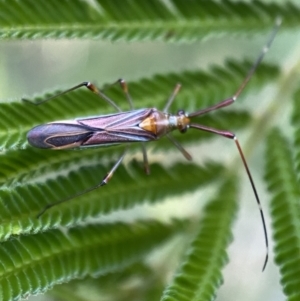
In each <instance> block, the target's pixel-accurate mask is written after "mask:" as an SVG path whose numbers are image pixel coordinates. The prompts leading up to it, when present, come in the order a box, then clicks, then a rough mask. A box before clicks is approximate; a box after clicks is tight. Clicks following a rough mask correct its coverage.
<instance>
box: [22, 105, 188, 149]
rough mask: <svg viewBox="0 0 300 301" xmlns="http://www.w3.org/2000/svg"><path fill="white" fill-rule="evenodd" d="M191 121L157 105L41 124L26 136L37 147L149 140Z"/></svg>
mask: <svg viewBox="0 0 300 301" xmlns="http://www.w3.org/2000/svg"><path fill="white" fill-rule="evenodd" d="M188 123H189V119H188V118H187V117H186V116H185V115H183V114H181V115H178V116H175V115H171V114H166V113H163V112H161V111H158V110H157V109H155V108H151V109H140V110H134V111H129V112H120V113H116V114H109V115H103V116H96V117H89V118H80V119H75V120H61V121H55V122H50V123H47V124H43V125H38V126H36V127H34V128H33V129H32V130H30V131H29V132H28V134H27V139H28V142H29V143H30V144H31V145H32V146H34V147H38V148H51V149H68V148H75V147H80V148H83V147H90V146H101V145H111V144H120V143H126V142H147V141H153V140H157V139H159V138H160V137H162V136H164V135H166V134H167V133H169V132H170V131H173V130H175V129H178V128H186V127H187V125H188Z"/></svg>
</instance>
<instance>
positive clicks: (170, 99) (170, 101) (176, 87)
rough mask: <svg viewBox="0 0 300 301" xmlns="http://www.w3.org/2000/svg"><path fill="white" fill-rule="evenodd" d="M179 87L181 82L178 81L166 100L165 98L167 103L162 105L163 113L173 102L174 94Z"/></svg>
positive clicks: (177, 91)
mask: <svg viewBox="0 0 300 301" xmlns="http://www.w3.org/2000/svg"><path fill="white" fill-rule="evenodd" d="M180 88H181V84H179V83H178V84H176V86H175V88H174V90H173V92H172V94H171V95H170V97H169V98H168V100H167V103H166V105H165V107H164V109H163V112H165V113H166V112H168V110H169V108H170V106H171V104H172V103H173V101H174V99H175V97H176V95H177V94H178V93H179V91H180Z"/></svg>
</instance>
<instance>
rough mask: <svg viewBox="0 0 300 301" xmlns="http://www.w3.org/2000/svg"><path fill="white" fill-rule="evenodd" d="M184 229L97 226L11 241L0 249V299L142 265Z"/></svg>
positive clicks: (176, 224)
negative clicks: (151, 254) (139, 262)
mask: <svg viewBox="0 0 300 301" xmlns="http://www.w3.org/2000/svg"><path fill="white" fill-rule="evenodd" d="M183 224H184V223H183V222H176V221H174V222H173V223H171V224H169V225H168V224H162V223H158V222H151V221H150V222H136V223H134V224H124V223H114V224H111V225H110V224H107V225H105V224H103V225H101V224H100V225H89V226H85V227H77V228H74V229H70V230H69V231H68V232H67V233H63V232H62V231H60V230H52V231H47V232H44V233H39V234H34V235H30V236H22V237H20V238H18V239H17V238H14V239H11V240H9V241H7V242H5V243H2V244H1V246H0V257H1V268H0V292H1V293H0V299H1V300H6V301H10V300H16V299H20V297H21V298H24V297H26V296H28V295H29V294H38V293H41V292H43V291H46V290H48V289H49V288H52V287H53V285H55V284H58V283H63V282H67V281H70V280H71V279H78V278H83V277H85V276H88V275H89V276H93V277H96V276H99V275H101V274H106V273H108V272H113V271H118V270H120V269H122V268H124V267H127V266H129V265H130V264H132V263H134V262H137V261H139V260H141V258H143V257H144V256H145V255H146V254H147V253H149V251H150V250H151V249H153V248H156V247H157V246H159V244H161V243H163V242H165V241H166V240H167V239H168V238H170V237H171V235H173V234H175V233H178V231H180V229H181V228H182V226H183ZM16 284H17V285H16ZM8 286H9V287H10V288H11V289H10V290H8V289H7V287H8Z"/></svg>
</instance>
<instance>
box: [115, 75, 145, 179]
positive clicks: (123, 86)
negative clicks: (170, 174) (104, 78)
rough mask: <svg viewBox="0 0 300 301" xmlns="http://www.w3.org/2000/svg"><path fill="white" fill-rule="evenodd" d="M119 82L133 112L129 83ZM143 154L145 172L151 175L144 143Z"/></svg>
mask: <svg viewBox="0 0 300 301" xmlns="http://www.w3.org/2000/svg"><path fill="white" fill-rule="evenodd" d="M117 82H118V83H119V84H120V86H121V88H122V90H123V92H124V94H125V96H126V98H127V101H128V103H129V106H130V109H131V110H133V101H132V97H131V95H130V93H129V89H128V85H127V82H126V81H125V80H124V79H122V78H120V79H119V80H118V81H117ZM142 153H143V162H144V171H145V173H146V174H147V175H149V174H150V167H149V163H148V156H147V150H146V146H145V143H142Z"/></svg>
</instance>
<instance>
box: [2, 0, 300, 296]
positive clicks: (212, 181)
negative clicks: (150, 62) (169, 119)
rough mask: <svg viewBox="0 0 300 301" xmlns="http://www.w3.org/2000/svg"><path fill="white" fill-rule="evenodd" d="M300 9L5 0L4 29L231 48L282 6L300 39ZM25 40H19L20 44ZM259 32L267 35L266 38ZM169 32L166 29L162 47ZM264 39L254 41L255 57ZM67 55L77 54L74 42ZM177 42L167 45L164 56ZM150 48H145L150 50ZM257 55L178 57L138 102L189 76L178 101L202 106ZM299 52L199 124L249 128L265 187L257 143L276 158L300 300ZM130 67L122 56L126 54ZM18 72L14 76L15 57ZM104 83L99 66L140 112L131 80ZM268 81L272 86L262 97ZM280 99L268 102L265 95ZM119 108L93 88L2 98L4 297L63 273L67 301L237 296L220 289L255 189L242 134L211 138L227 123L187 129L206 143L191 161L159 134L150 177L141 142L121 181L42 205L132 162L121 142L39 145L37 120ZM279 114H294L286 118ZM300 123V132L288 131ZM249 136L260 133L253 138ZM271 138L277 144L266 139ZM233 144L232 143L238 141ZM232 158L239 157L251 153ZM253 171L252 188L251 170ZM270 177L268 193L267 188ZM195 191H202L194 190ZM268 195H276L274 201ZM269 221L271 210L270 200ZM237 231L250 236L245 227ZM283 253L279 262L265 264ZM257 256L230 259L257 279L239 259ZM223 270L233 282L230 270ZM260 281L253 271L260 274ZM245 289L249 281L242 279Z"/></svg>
mask: <svg viewBox="0 0 300 301" xmlns="http://www.w3.org/2000/svg"><path fill="white" fill-rule="evenodd" d="M278 3H279V2H278ZM299 14H300V7H299V6H297V5H296V4H292V3H285V4H281V3H279V4H275V3H270V1H268V3H267V4H266V3H265V2H264V1H251V2H242V1H240V2H237V1H233V2H231V1H204V0H201V1H197V0H189V1H184V0H171V1H159V0H155V1H137V0H126V1H110V0H96V1H94V2H93V4H89V2H86V1H79V0H74V1H73V0H63V1H59V4H58V1H54V0H47V1H36V0H22V1H17V0H10V1H7V0H0V16H1V18H0V39H2V41H3V42H5V41H6V40H7V41H10V40H21V39H22V40H25V39H32V40H33V39H40V38H48V39H49V40H51V39H52V38H54V39H56V40H57V39H62V38H64V39H70V40H71V42H70V43H72V42H74V41H73V40H72V39H73V38H77V39H80V40H81V39H85V40H87V39H94V40H102V41H103V40H109V41H114V42H115V41H116V40H119V41H120V40H121V41H126V42H127V41H131V42H132V45H134V46H136V49H134V50H135V51H136V52H135V53H138V51H139V48H138V46H140V45H142V43H140V42H142V41H143V42H144V41H148V43H149V44H150V42H151V43H155V42H156V41H160V43H162V42H169V41H173V42H176V43H174V48H175V47H176V46H178V44H179V43H177V42H180V43H181V44H184V43H185V42H189V43H190V44H189V45H193V44H192V43H191V42H195V41H199V40H201V41H202V42H201V43H199V45H200V44H201V45H202V44H204V40H205V39H207V38H208V37H210V38H211V40H213V41H214V42H215V43H216V44H215V45H217V46H216V47H217V48H218V50H219V54H220V56H221V57H222V52H223V50H224V49H225V48H226V46H227V45H228V44H233V43H234V45H233V49H238V48H239V47H240V45H242V42H241V41H235V42H232V41H233V40H229V39H230V38H232V37H236V36H238V37H245V36H246V37H247V38H248V37H249V36H250V37H252V38H253V42H255V41H256V40H255V38H256V37H258V34H260V35H261V36H263V37H265V39H267V36H268V33H267V32H269V31H270V30H271V28H272V26H273V24H274V21H275V18H276V17H277V16H278V15H280V16H281V17H282V18H283V24H282V27H281V29H280V31H282V32H287V33H289V34H290V35H291V36H292V38H290V40H296V38H294V36H293V34H295V32H296V31H299V28H300V27H299V25H300V24H299V23H300V19H299V17H298V16H299ZM294 29H295V31H293V30H294ZM253 33H255V37H253ZM280 35H281V33H279V34H278V36H279V37H276V39H275V43H276V40H277V38H278V39H279V40H280ZM220 36H225V37H226V38H227V37H228V41H227V40H225V41H224V39H223V41H221V40H220V39H219V37H220ZM290 40H289V41H290ZM285 41H286V40H285ZM24 42H25V41H21V45H23V44H22V43H24ZM251 42H252V41H251ZM95 43H97V42H95ZM118 43H120V42H118ZM118 43H113V44H112V45H111V48H110V51H111V52H108V53H106V55H103V54H102V56H101V58H100V59H101V60H103V61H105V60H106V58H108V57H109V56H110V55H111V53H112V51H113V49H114V47H116V45H118ZM258 43H259V44H258ZM258 43H257V44H256V45H261V46H263V44H261V42H258ZM278 44H280V43H278ZM281 44H282V45H284V43H281ZM122 45H123V44H122ZM124 45H127V43H126V44H125V43H124ZM157 45H159V43H158V44H154V47H156V46H157ZM189 45H186V46H189ZM292 45H293V46H294V44H292ZM75 47H76V46H75ZM274 47H275V46H274ZM291 48H292V46H291ZM186 49H187V48H186ZM275 49H276V47H275ZM253 50H254V48H253ZM272 50H273V48H271V51H272ZM30 51H31V48H30ZM258 51H259V50H258V49H257V48H256V46H255V55H254V56H253V57H254V59H255V58H256V57H257V56H256V53H257V55H258ZM253 52H254V51H253ZM295 52H297V51H295ZM298 53H299V52H298ZM249 54H252V49H251V50H249V49H247V48H246V51H245V57H246V56H248V55H249ZM0 55H1V52H0ZM150 55H151V50H149V52H148V56H150ZM206 55H207V57H205V54H202V52H199V53H198V51H197V57H199V58H200V57H201V59H204V60H206V59H207V60H210V61H214V59H215V57H213V58H211V57H210V56H209V54H206ZM46 56H47V54H46ZM60 56H65V57H67V56H68V55H67V52H63V53H60ZM168 56H169V53H166V58H167V57H168ZM184 56H185V53H184ZM218 57H219V56H218ZM17 58H18V56H16V58H15V59H17ZM1 59H2V57H1ZM48 59H49V62H50V63H51V60H53V58H48V57H47V58H45V60H48ZM147 59H148V57H147V55H145V57H144V61H147ZM254 59H252V58H251V59H249V58H247V59H239V58H238V56H236V57H235V52H233V53H232V56H231V58H230V59H228V58H227V57H226V58H225V57H224V60H223V63H222V65H216V64H211V65H210V67H209V68H207V69H203V70H202V69H201V68H198V65H196V64H195V65H193V66H194V67H193V68H191V67H189V68H186V69H187V70H182V69H180V68H178V69H175V70H176V71H173V72H170V71H166V72H160V73H159V74H158V73H156V74H152V76H148V75H147V77H145V76H140V77H139V78H137V79H135V80H131V81H129V82H128V86H129V90H130V94H131V96H132V98H133V101H134V105H135V107H136V108H143V107H144V108H147V107H156V108H158V109H163V108H164V105H165V103H166V99H167V98H168V96H169V95H170V94H171V92H172V89H174V87H175V85H176V83H181V84H182V88H181V91H180V93H179V95H178V96H176V100H175V101H174V103H173V104H172V106H171V108H170V111H171V112H173V113H174V112H177V111H178V110H179V109H184V110H186V111H187V112H193V111H196V110H199V109H201V108H205V107H208V106H210V105H213V104H216V103H217V102H218V101H220V100H223V99H226V98H228V97H231V96H232V95H233V94H234V93H235V91H237V89H238V87H239V86H240V85H241V83H242V81H243V79H244V78H245V76H246V74H247V72H248V70H249V69H250V68H251V66H252V64H253V60H254ZM266 59H267V60H268V59H269V58H268V57H266ZM298 60H299V58H298ZM1 61H3V60H1ZM291 61H292V63H291V64H290V69H288V68H285V69H284V70H285V72H283V71H282V70H283V68H282V67H283V66H282V64H283V63H282V62H281V61H280V59H279V58H278V57H277V58H275V59H273V62H272V63H270V62H264V63H262V64H261V65H260V66H259V67H258V69H257V70H256V71H255V74H254V76H253V78H252V79H251V81H250V83H249V84H247V87H246V88H245V90H244V91H243V93H242V94H241V96H240V97H239V98H238V101H237V103H236V104H235V105H232V106H230V107H228V108H226V109H224V110H220V111H217V112H213V113H212V114H208V115H204V116H201V117H199V118H198V119H195V122H198V123H201V124H204V125H206V126H211V127H214V128H217V129H225V130H230V131H238V132H239V133H240V134H239V139H240V140H241V145H242V147H243V150H244V152H245V155H246V159H247V162H248V163H249V166H250V169H251V171H252V173H253V176H254V181H255V183H256V185H257V184H258V182H259V177H258V176H257V174H258V173H256V171H257V170H258V171H259V173H260V174H261V173H262V167H261V166H262V164H256V163H255V162H254V161H256V160H252V161H251V160H250V159H251V150H252V151H253V149H254V148H255V147H256V146H257V149H256V150H255V158H258V160H257V162H262V160H263V161H264V163H265V183H266V184H267V186H268V189H269V192H270V198H271V200H272V201H271V204H270V208H271V218H272V228H273V240H274V246H275V248H274V253H275V263H276V264H277V265H278V266H279V269H280V277H281V285H282V288H283V293H284V294H285V295H286V296H287V299H288V300H293V301H294V300H298V299H297V298H299V287H300V284H299V281H298V278H299V277H298V274H299V268H298V267H299V266H300V262H299V259H300V257H299V245H300V241H299V240H300V228H299V227H300V226H299V225H300V221H299V219H300V212H299V195H300V190H299V180H298V176H297V175H298V174H299V169H300V121H299V120H300V105H299V104H300V91H298V92H297V93H294V92H295V89H296V88H295V87H297V86H299V69H300V67H299V64H298V65H297V59H294V60H292V59H291ZM117 67H118V68H119V67H120V66H115V65H114V66H112V68H117ZM41 69H43V68H42V67H41ZM70 69H72V66H71V67H70ZM172 70H173V69H172ZM80 71H81V70H76V72H80ZM5 72H7V74H8V73H9V69H8V70H6V71H5ZM71 73H74V71H73V69H72V71H71ZM7 76H8V75H7ZM30 76H31V74H30ZM30 76H29V77H30ZM8 77H9V76H8ZM32 77H33V76H32ZM105 81H106V79H104V80H103V79H101V86H100V88H103V89H102V90H103V91H104V92H105V94H107V95H108V96H109V97H110V98H112V99H113V100H114V101H115V102H116V103H117V105H118V106H120V107H121V108H122V110H125V111H126V110H128V108H129V106H128V103H127V102H126V101H124V99H125V97H124V93H122V90H121V89H120V87H119V86H118V85H114V86H109V85H108V86H106V85H105ZM16 82H17V80H16ZM16 82H14V84H15V86H16ZM1 83H2V82H1ZM109 83H110V82H109ZM64 85H65V83H63V86H64ZM11 87H12V85H11V86H10V91H11V90H13V89H11ZM264 87H267V89H266V91H267V92H265V89H264ZM66 88H68V86H67V87H66ZM63 89H64V88H63ZM63 89H62V88H59V90H60V91H62V90H63ZM268 89H269V90H268ZM262 90H263V91H264V92H263V93H262V95H263V96H261V95H258V93H260V91H262ZM36 92H37V94H36V95H35V97H32V95H29V96H26V99H30V100H33V101H34V102H38V101H39V100H41V99H45V98H47V97H49V96H53V95H55V94H57V91H55V90H54V89H52V90H51V91H50V92H48V93H42V92H41V91H36ZM290 96H293V98H294V103H293V108H292V111H293V119H292V123H291V124H290V122H289V121H282V119H284V118H283V116H285V114H284V112H285V108H286V107H289V99H290ZM260 97H261V100H260ZM268 97H269V100H268V102H266V103H264V104H263V105H260V103H261V102H263V100H264V98H268ZM256 99H259V101H256ZM282 99H284V101H282ZM243 101H244V102H243ZM261 107H262V108H261ZM113 112H114V109H113V108H111V107H110V106H108V104H107V103H106V102H105V101H102V100H101V99H100V98H99V97H98V96H97V95H95V94H93V93H91V92H90V91H88V90H87V89H85V88H81V89H79V90H76V91H72V92H70V93H68V94H64V95H62V96H60V97H58V98H57V99H55V100H51V101H49V102H47V103H45V104H42V105H40V106H35V105H30V104H28V103H27V102H25V101H22V100H21V97H20V98H18V99H14V100H12V101H9V102H4V100H3V101H1V102H0V220H1V223H0V240H1V245H0V262H1V269H0V301H9V300H20V299H21V298H26V297H28V296H30V295H34V294H40V293H42V292H46V291H47V290H49V289H50V288H52V287H53V286H55V287H54V288H53V290H51V291H49V294H48V293H47V294H46V298H47V296H51V295H52V296H53V298H56V300H122V301H123V300H131V301H135V300H139V301H140V300H149V301H150V300H151V301H152V300H178V301H179V300H195V301H196V300H214V299H215V298H218V297H219V294H221V295H220V296H221V297H220V299H222V300H229V299H230V300H231V299H232V294H233V293H234V294H235V291H234V292H233V291H232V289H231V292H230V297H228V296H222V292H221V293H219V288H220V286H221V284H222V283H223V278H224V276H222V269H223V268H224V266H225V264H226V263H227V262H228V258H229V267H230V266H231V264H232V258H231V256H230V255H228V253H227V252H228V245H229V243H230V242H231V240H232V237H233V234H232V231H233V224H234V220H235V217H236V216H238V213H237V207H238V206H237V204H238V203H239V202H240V200H241V197H240V196H239V194H238V191H239V190H244V189H245V188H244V185H242V184H243V183H242V181H239V176H238V172H239V170H241V173H242V172H243V173H244V174H245V172H244V170H242V168H243V166H242V163H241V160H240V158H239V157H238V152H237V150H236V149H234V143H233V142H232V141H229V140H226V139H223V140H224V141H223V144H219V145H222V146H221V147H220V146H219V145H217V144H216V145H215V144H212V145H211V143H217V142H216V141H220V140H221V141H220V143H222V139H221V138H220V137H215V138H219V139H218V140H217V139H215V140H213V141H212V139H213V138H214V136H213V135H209V134H208V133H203V132H200V131H197V130H192V129H191V130H189V131H188V132H187V133H186V134H185V135H182V134H180V133H174V137H176V139H177V140H178V141H179V142H180V143H181V144H182V145H183V146H184V148H185V149H187V150H188V151H189V150H190V149H192V151H191V154H192V155H193V158H194V159H195V162H191V163H186V162H185V161H183V159H182V158H181V157H180V153H178V151H177V150H176V148H174V145H173V144H172V143H170V141H168V139H161V140H160V141H157V142H153V143H149V144H147V149H149V148H150V149H151V146H152V149H151V150H152V151H151V153H150V152H148V160H149V165H150V169H151V174H150V175H149V176H146V175H145V173H144V172H143V163H142V159H141V157H142V156H141V155H140V157H137V158H130V157H133V156H134V155H135V154H140V153H141V149H140V145H139V144H137V145H131V147H130V151H129V152H128V154H127V156H126V158H125V160H124V164H122V165H121V166H120V167H119V168H118V169H117V171H116V173H115V174H114V176H113V179H112V180H111V182H110V183H109V185H107V186H104V187H101V188H99V189H97V190H95V191H93V192H90V193H88V194H84V195H82V196H80V197H77V198H75V199H72V200H70V201H68V202H65V203H63V204H60V205H58V206H56V207H53V208H51V209H49V210H48V211H46V212H45V213H44V214H43V215H42V216H41V217H40V218H37V214H38V213H40V212H41V210H42V209H43V208H44V207H45V206H46V205H48V204H51V203H53V202H57V201H61V200H64V199H66V198H68V197H70V196H73V195H76V194H77V193H80V192H82V191H84V190H85V189H88V188H89V187H91V186H93V185H96V184H98V183H99V182H100V181H101V179H102V178H103V176H104V175H105V174H106V172H107V171H108V170H109V169H110V168H111V167H112V166H113V164H114V163H115V162H116V161H117V160H118V158H119V156H120V155H121V153H122V151H123V146H122V145H121V146H118V147H109V148H108V147H103V148H89V149H85V150H59V151H52V150H41V149H36V148H33V147H32V146H30V145H29V144H28V143H27V139H26V134H27V133H28V131H29V130H30V129H31V128H32V127H34V126H35V125H38V124H42V123H46V122H49V121H55V120H62V119H73V118H76V117H77V116H80V117H82V116H90V115H103V114H110V113H113ZM258 112H259V113H258ZM276 112H280V116H278V115H279V114H278V115H276ZM286 115H287V114H286ZM281 117H282V118H281ZM281 121H282V123H280V122H281ZM274 124H276V126H277V127H276V129H274V128H273V125H274ZM291 128H292V129H293V133H291V132H290V131H289V130H286V131H283V129H291ZM242 133H243V134H244V133H246V135H245V136H244V135H242ZM249 133H250V135H249ZM247 134H248V137H249V139H248V142H247V143H245V140H246V138H244V137H247ZM291 141H293V142H291ZM264 142H266V150H265V156H263V154H262V152H261V148H260V147H261V145H262V144H263V143H264ZM230 143H231V144H230ZM223 145H224V146H223ZM226 145H228V146H229V147H230V146H232V147H231V148H232V152H231V153H230V154H229V153H227V149H226ZM249 146H251V147H249ZM207 149H209V151H207ZM207 153H209V154H207ZM210 153H211V156H209V155H210ZM232 157H234V159H238V160H239V161H238V164H235V161H234V160H231V158H232ZM228 158H229V159H228ZM127 159H128V161H126V160H127ZM212 160H215V161H212ZM258 165H260V166H258ZM259 168H260V169H259ZM245 182H246V184H245V187H247V188H248V189H249V186H250V185H249V181H248V179H247V181H245ZM257 186H258V187H259V189H258V190H259V195H261V189H260V187H261V186H260V185H257ZM199 192H201V194H200V193H199ZM195 199H196V200H197V202H196V203H197V205H195V204H194V203H193V200H195ZM248 200H249V202H252V203H253V204H254V202H255V198H254V196H253V193H252V191H251V192H250V193H249V199H247V200H245V201H247V203H248ZM167 201H168V202H167ZM261 202H262V205H263V208H264V209H265V208H266V207H267V202H266V199H262V200H261ZM244 203H246V202H244ZM244 203H243V205H244ZM157 207H158V208H159V209H157ZM202 207H204V209H202ZM253 207H254V205H253ZM254 210H257V208H254ZM266 213H267V212H266V210H265V214H266ZM249 215H250V214H249ZM174 216H175V217H176V219H175V220H173V217H174ZM107 220H108V221H109V222H107ZM119 220H121V221H122V222H119ZM255 220H256V223H260V220H259V216H258V214H257V215H256V217H255ZM260 226H261V225H260ZM251 230H252V228H251ZM261 230H262V229H261V227H260V232H259V234H257V235H261V232H262V231H261ZM249 232H250V228H249ZM269 232H270V231H269ZM255 235H256V233H255ZM170 238H172V240H171V239H170ZM235 244H239V239H237V240H235ZM247 246H248V245H247ZM257 249H258V250H259V255H258V256H259V259H257V261H258V260H259V261H258V263H255V265H253V266H252V267H251V269H253V270H254V271H256V272H255V273H257V274H259V273H260V268H261V267H262V264H263V256H264V251H263V249H262V246H259V247H257ZM153 250H155V251H156V252H152V251H153ZM243 255H244V254H243V252H240V253H239V255H238V257H240V256H241V257H240V258H241V259H240V260H243V259H244V261H246V260H245V257H242V256H243ZM252 255H253V254H251V253H250V254H249V255H248V257H252ZM236 256H237V255H236ZM254 256H255V255H253V257H254ZM271 258H272V257H271ZM248 259H249V258H247V261H248ZM260 264H261V265H260ZM272 264H273V263H272V261H271V260H270V262H269V265H268V266H267V273H268V268H269V266H270V265H271V266H272ZM243 265H244V263H243ZM243 265H238V269H237V270H234V273H232V275H237V276H236V278H235V279H239V277H240V275H241V274H242V275H243V277H245V278H247V273H245V272H244V273H242V272H240V271H241V269H242V268H243ZM170 275H173V277H170ZM235 279H233V280H232V282H233V283H234V282H235V281H236V280H235ZM261 279H263V280H261V281H260V282H268V274H264V275H263V276H262V278H261ZM225 280H226V282H229V281H230V279H229V278H226V276H225ZM67 282H69V283H67ZM247 282H249V283H250V285H251V281H247ZM62 283H64V284H63V285H57V284H62ZM237 283H238V282H237ZM238 288H239V285H238V284H237V285H235V288H234V290H237V291H238ZM272 289H273V288H271V290H272ZM269 295H270V296H271V297H273V294H271V293H270V294H269ZM216 296H217V297H216ZM237 296H238V294H237ZM244 297H245V294H244V291H243V298H244ZM259 297H260V299H264V300H269V299H268V298H267V297H265V296H259ZM259 297H257V299H258V298H259ZM93 298H94V299H93ZM160 298H161V299H160ZM227 298H229V299H227ZM243 300H244V301H246V300H248V299H245V298H244V299H243ZM270 300H272V299H270Z"/></svg>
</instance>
